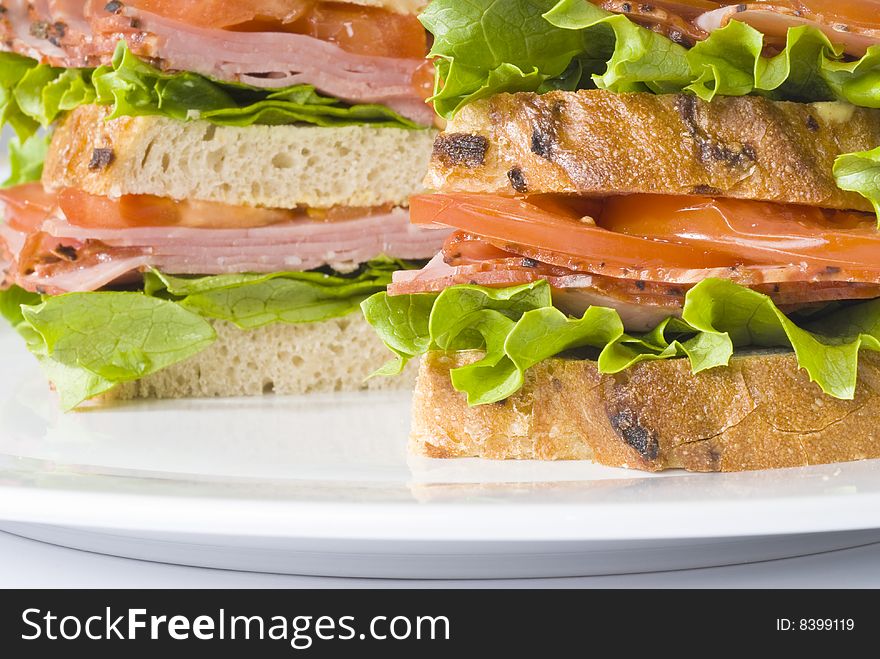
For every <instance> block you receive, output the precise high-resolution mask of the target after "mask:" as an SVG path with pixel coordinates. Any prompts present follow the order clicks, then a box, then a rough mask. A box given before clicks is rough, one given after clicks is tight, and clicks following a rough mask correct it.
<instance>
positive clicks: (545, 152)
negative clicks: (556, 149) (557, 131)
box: [531, 128, 556, 160]
mask: <svg viewBox="0 0 880 659" xmlns="http://www.w3.org/2000/svg"><path fill="white" fill-rule="evenodd" d="M555 143H556V140H555V139H554V137H553V135H552V134H550V133H545V132H543V131H541V129H539V128H535V130H533V131H532V145H531V149H532V153H534V154H536V155H539V156H541V157H542V158H546V159H547V160H550V159H551V158H552V157H553V145H554V144H555Z"/></svg>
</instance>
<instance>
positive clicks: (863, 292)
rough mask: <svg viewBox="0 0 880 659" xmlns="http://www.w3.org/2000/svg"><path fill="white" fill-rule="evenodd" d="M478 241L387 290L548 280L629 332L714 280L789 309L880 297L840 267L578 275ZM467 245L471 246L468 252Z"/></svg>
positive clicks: (575, 305)
mask: <svg viewBox="0 0 880 659" xmlns="http://www.w3.org/2000/svg"><path fill="white" fill-rule="evenodd" d="M479 241H480V239H479V238H477V237H475V236H473V235H466V236H465V235H463V234H461V233H456V234H453V235H452V236H451V237H450V238H449V239H448V240H447V242H446V243H445V246H444V251H443V252H441V253H440V254H438V255H437V256H435V257H434V258H433V259H432V260H431V261H430V262H429V263H428V265H426V266H425V267H424V268H423V269H422V270H419V271H407V272H397V273H395V274H394V280H393V283H392V284H391V286H389V287H388V292H389V294H390V295H405V294H412V293H428V292H440V291H442V290H444V289H446V288H448V287H450V286H456V285H463V284H471V285H478V286H488V287H494V288H501V287H507V286H517V285H520V284H527V283H531V282H534V281H539V280H546V281H547V282H548V283H549V284H550V286H551V287H552V288H553V299H554V304H556V306H558V307H559V308H560V309H562V310H563V311H565V312H566V313H569V314H571V315H574V316H579V315H582V314H583V312H584V310H586V308H587V307H589V306H590V305H598V306H606V307H611V308H614V309H617V311H618V312H619V313H620V315H621V318H622V319H623V322H624V326H625V327H626V328H627V331H631V332H644V331H647V330H649V329H651V328H653V327H654V326H656V325H657V323H659V322H660V321H661V320H663V319H664V318H667V317H668V316H680V315H681V310H682V307H683V305H684V299H685V295H686V293H687V291H688V290H690V289H691V288H692V287H693V286H695V285H696V284H697V283H699V282H700V281H702V280H704V279H707V278H709V277H719V278H724V279H731V280H733V281H736V282H737V283H739V284H741V285H744V286H748V287H750V288H753V289H755V290H757V291H760V292H762V293H765V294H767V295H769V296H770V297H771V298H772V299H773V301H774V302H775V303H776V304H777V305H779V306H780V307H781V308H782V309H783V310H785V311H792V310H795V309H797V308H801V307H803V306H809V305H815V304H822V303H826V302H833V301H838V300H864V299H872V298H876V297H880V276H877V277H874V278H872V279H868V280H864V281H854V280H852V279H850V278H849V277H848V274H847V273H844V272H842V271H838V272H829V271H827V270H825V271H823V272H813V271H812V270H811V269H810V268H808V267H807V266H804V265H802V264H796V265H782V266H766V265H761V266H742V267H739V268H734V269H731V268H712V269H663V270H662V271H661V270H656V271H643V272H630V273H627V275H628V276H620V275H621V273H615V275H608V274H603V273H595V272H578V271H575V270H571V269H568V268H565V267H561V266H559V265H553V264H549V263H546V262H542V261H539V260H537V259H534V258H532V257H530V256H529V255H528V254H524V253H521V250H518V251H517V252H516V253H514V252H506V253H501V250H500V249H499V247H498V246H497V245H492V244H491V243H487V244H486V246H485V247H484V248H483V249H482V250H480V249H477V248H476V246H475V245H474V243H477V242H479ZM465 243H466V244H468V248H467V249H464V250H463V249H462V245H463V244H465ZM481 253H482V254H483V255H484V256H483V257H481V256H480V254H481Z"/></svg>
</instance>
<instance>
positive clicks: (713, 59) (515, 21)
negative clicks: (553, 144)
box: [421, 0, 880, 118]
mask: <svg viewBox="0 0 880 659" xmlns="http://www.w3.org/2000/svg"><path fill="white" fill-rule="evenodd" d="M421 20H422V23H423V24H424V25H425V27H426V28H427V29H428V30H429V31H430V32H431V33H432V34H433V35H434V45H433V48H432V50H431V56H432V57H434V58H436V59H435V65H436V67H437V84H436V87H435V94H434V97H433V100H434V104H435V107H436V109H437V112H438V113H439V114H441V115H442V116H444V117H446V118H452V117H453V116H454V115H455V114H456V113H457V112H458V111H459V110H460V109H461V108H462V107H463V106H464V105H467V104H468V103H472V102H473V101H475V100H478V99H480V98H485V97H487V96H491V95H493V94H497V93H500V92H515V91H536V92H543V91H547V90H550V89H581V88H588V87H598V88H600V89H610V90H612V91H616V92H628V91H653V92H655V93H667V92H680V91H685V90H687V91H690V92H692V93H694V94H696V95H698V96H700V97H701V98H703V99H705V100H711V99H712V98H713V97H714V96H716V95H719V94H720V95H725V96H740V95H745V94H751V93H761V94H766V95H769V96H771V97H773V98H776V99H780V100H792V101H805V102H808V101H831V100H841V101H847V102H849V103H852V104H854V105H859V106H863V107H880V84H878V83H880V47H877V46H874V47H872V48H870V49H869V50H868V53H867V54H866V55H865V56H864V57H862V58H861V59H859V60H857V61H854V62H848V61H846V60H845V59H844V57H843V56H842V51H841V49H840V48H837V47H836V46H835V45H834V44H833V43H832V42H831V41H830V40H829V39H828V37H826V36H825V35H824V34H823V33H822V32H820V31H819V30H818V29H816V28H813V27H810V26H801V27H797V28H792V29H790V30H789V32H788V36H787V40H786V45H785V48H784V49H783V50H782V51H781V52H780V53H779V54H777V55H775V56H772V57H764V56H763V54H762V53H763V52H764V45H765V38H764V35H763V34H762V33H761V32H759V31H758V30H756V29H755V28H752V27H750V26H748V25H746V24H744V23H740V22H738V21H731V23H730V24H729V25H727V26H726V27H725V28H723V29H721V30H717V31H715V32H713V33H712V34H711V35H710V36H709V38H708V39H706V40H705V41H702V42H699V43H697V44H696V45H695V46H694V47H693V48H691V49H689V50H688V49H685V48H684V47H682V46H680V45H679V44H676V43H674V42H673V41H671V40H670V39H668V38H666V37H664V36H662V35H659V34H657V33H655V32H652V31H651V30H648V29H646V28H643V27H640V26H638V25H636V24H635V23H633V22H632V21H630V20H629V19H628V18H626V17H625V16H623V15H620V14H613V13H611V12H607V11H605V10H604V9H601V8H600V7H597V6H596V5H594V4H592V3H590V2H588V1H587V0H559V1H554V0H510V1H509V2H504V3H499V2H495V1H494V0H469V1H468V2H460V1H459V0H434V2H432V3H431V5H429V7H428V8H427V9H426V10H425V13H424V14H422V16H421Z"/></svg>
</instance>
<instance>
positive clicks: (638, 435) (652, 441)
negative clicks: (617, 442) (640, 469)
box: [608, 409, 660, 460]
mask: <svg viewBox="0 0 880 659" xmlns="http://www.w3.org/2000/svg"><path fill="white" fill-rule="evenodd" d="M608 420H609V422H610V423H611V427H612V428H614V432H616V433H617V435H618V436H619V437H620V438H621V439H623V441H625V442H626V443H627V444H629V445H630V446H631V447H632V448H634V449H635V450H636V452H637V453H638V454H639V455H640V456H642V457H643V458H644V459H645V460H654V459H656V458H657V455H658V454H659V453H660V444H659V443H658V441H657V434H656V433H654V432H653V431H651V430H649V429H648V428H645V427H644V426H642V425H641V424H640V423H639V419H638V417H637V416H636V414H635V412H633V411H632V410H631V409H623V410H620V411H619V412H616V413H614V414H609V415H608Z"/></svg>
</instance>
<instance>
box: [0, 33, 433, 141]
mask: <svg viewBox="0 0 880 659" xmlns="http://www.w3.org/2000/svg"><path fill="white" fill-rule="evenodd" d="M89 103H99V104H101V105H110V106H112V107H113V111H112V113H111V117H120V116H142V115H159V116H164V117H170V118H172V119H178V120H181V121H186V120H190V119H203V120H205V121H210V122H211V123H214V124H217V125H222V126H251V125H254V124H261V125H282V124H292V123H308V124H313V125H316V126H349V125H361V124H371V125H376V126H391V127H398V128H420V127H421V126H419V125H418V124H416V123H415V122H413V121H411V120H409V119H407V118H405V117H403V116H401V115H399V114H397V113H396V112H394V111H393V110H391V109H389V108H387V107H385V106H382V105H376V104H362V105H348V104H346V103H343V102H342V101H339V100H338V99H335V98H331V97H326V96H322V95H320V94H319V93H318V92H317V91H316V90H315V88H314V87H312V86H310V85H294V86H292V87H286V88H282V89H276V90H272V89H258V88H256V87H250V86H248V85H242V84H234V83H224V82H219V81H215V80H211V79H209V78H206V77H205V76H201V75H198V74H195V73H188V72H174V73H167V72H163V71H160V70H159V69H157V68H155V67H153V66H151V65H150V64H148V63H146V62H144V61H143V60H141V59H140V58H138V57H137V56H135V55H134V54H133V53H132V52H131V51H130V50H129V49H128V46H127V44H126V43H125V42H124V41H121V42H120V43H119V45H118V46H117V48H116V51H115V53H114V55H113V59H112V62H111V64H110V65H109V66H101V67H98V68H97V69H61V68H55V67H51V66H48V65H44V64H38V63H37V62H36V61H35V60H31V59H28V58H26V57H22V56H20V55H16V54H13V53H0V126H2V125H5V124H7V123H8V124H10V125H11V126H12V127H13V129H14V130H15V132H16V134H17V135H18V137H19V139H20V140H22V141H24V140H26V139H28V138H29V137H30V136H31V135H33V134H34V133H35V132H36V131H37V129H38V128H39V127H41V126H42V127H46V126H49V125H51V124H52V123H54V122H55V121H57V120H58V119H59V118H60V117H61V116H62V115H63V114H64V113H65V112H68V111H70V110H73V109H74V108H76V107H79V106H80V105H85V104H89Z"/></svg>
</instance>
